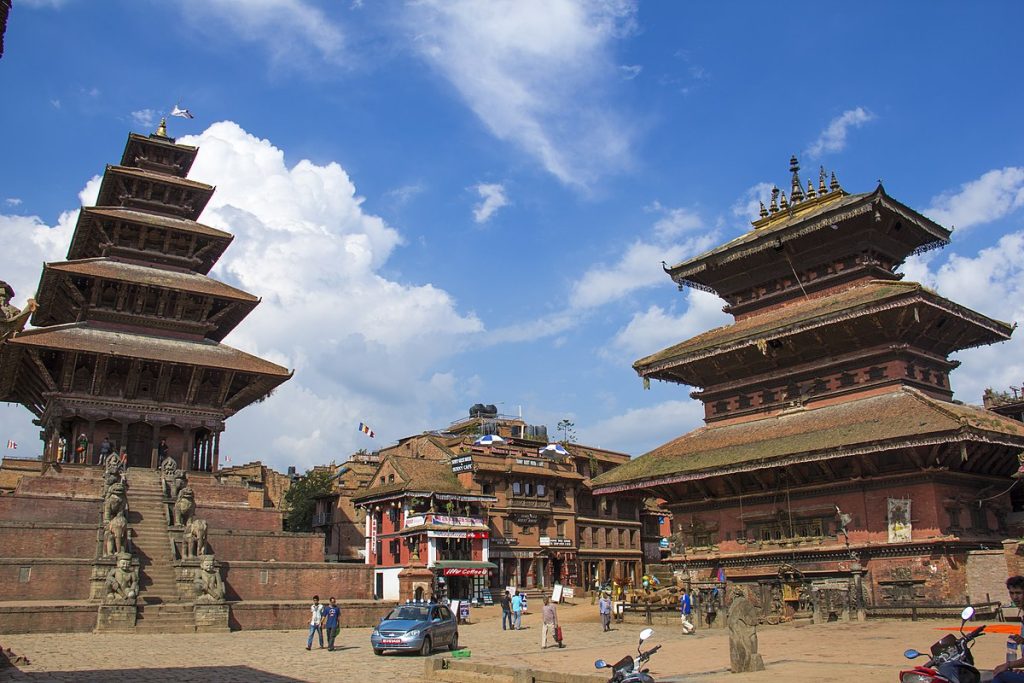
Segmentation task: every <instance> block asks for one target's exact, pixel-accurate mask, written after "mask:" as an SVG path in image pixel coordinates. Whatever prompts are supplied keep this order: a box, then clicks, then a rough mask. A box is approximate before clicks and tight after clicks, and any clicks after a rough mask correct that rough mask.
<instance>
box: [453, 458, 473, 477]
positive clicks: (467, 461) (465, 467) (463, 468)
mask: <svg viewBox="0 0 1024 683" xmlns="http://www.w3.org/2000/svg"><path fill="white" fill-rule="evenodd" d="M472 471H473V456H471V455H464V456H461V457H458V458H452V472H454V473H455V474H458V473H459V472H472Z"/></svg>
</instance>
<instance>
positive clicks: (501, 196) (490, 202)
mask: <svg viewBox="0 0 1024 683" xmlns="http://www.w3.org/2000/svg"><path fill="white" fill-rule="evenodd" d="M473 189H474V190H476V191H477V194H479V195H480V198H481V199H482V200H483V201H482V202H480V203H479V204H477V205H476V206H474V207H473V220H475V221H476V222H477V223H486V222H487V221H489V220H490V218H491V216H493V215H494V212H495V211H497V210H498V209H500V208H501V207H503V206H508V197H507V196H506V195H505V186H504V185H501V184H500V183H480V184H478V185H475V186H474V187H473Z"/></svg>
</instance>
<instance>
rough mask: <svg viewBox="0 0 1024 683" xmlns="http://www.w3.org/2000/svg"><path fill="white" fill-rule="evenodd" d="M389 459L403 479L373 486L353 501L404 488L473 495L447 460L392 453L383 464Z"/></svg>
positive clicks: (400, 490)
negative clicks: (408, 456)
mask: <svg viewBox="0 0 1024 683" xmlns="http://www.w3.org/2000/svg"><path fill="white" fill-rule="evenodd" d="M388 462H390V463H391V464H392V465H393V466H394V468H395V470H396V471H397V472H398V475H399V478H400V479H401V481H395V482H393V483H390V484H383V485H377V486H371V487H370V488H368V489H366V492H365V493H363V494H362V495H359V496H356V497H355V498H354V499H353V500H356V501H359V500H362V499H364V498H373V497H376V496H381V495H385V494H388V493H399V492H402V491H417V492H425V491H430V492H433V493H454V494H467V495H469V494H470V492H469V491H467V490H466V487H464V486H463V485H462V484H461V483H459V478H458V477H456V476H455V474H454V473H453V472H452V466H451V464H450V463H448V462H446V461H442V460H429V459H427V458H403V457H401V456H397V455H389V456H388V457H387V458H385V459H384V462H382V463H381V467H383V466H384V464H385V463H388Z"/></svg>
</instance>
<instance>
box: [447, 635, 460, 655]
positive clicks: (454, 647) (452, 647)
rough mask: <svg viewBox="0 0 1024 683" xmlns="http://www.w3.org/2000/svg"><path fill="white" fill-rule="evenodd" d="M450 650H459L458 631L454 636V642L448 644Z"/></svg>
mask: <svg viewBox="0 0 1024 683" xmlns="http://www.w3.org/2000/svg"><path fill="white" fill-rule="evenodd" d="M448 649H449V650H453V651H454V650H458V649H459V632H458V631H456V632H455V635H454V636H452V642H450V643H448Z"/></svg>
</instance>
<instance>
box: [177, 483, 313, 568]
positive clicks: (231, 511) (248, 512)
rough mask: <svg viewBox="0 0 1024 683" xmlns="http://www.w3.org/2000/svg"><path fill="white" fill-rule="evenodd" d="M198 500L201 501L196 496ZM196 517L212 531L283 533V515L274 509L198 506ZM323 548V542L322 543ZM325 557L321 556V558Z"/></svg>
mask: <svg viewBox="0 0 1024 683" xmlns="http://www.w3.org/2000/svg"><path fill="white" fill-rule="evenodd" d="M196 500H197V501H199V500H201V499H200V498H199V496H196ZM196 516H197V517H201V518H202V519H205V520H206V521H207V522H208V523H209V525H210V529H211V530H213V529H234V530H246V531H281V530H282V529H283V523H282V521H281V513H280V512H279V511H277V510H274V509H273V508H261V509H259V510H253V509H252V508H245V507H238V508H227V507H211V506H208V505H205V504H198V503H197V505H196ZM320 543H321V547H322V544H323V540H321V541H320ZM322 557H323V555H321V558H322Z"/></svg>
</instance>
